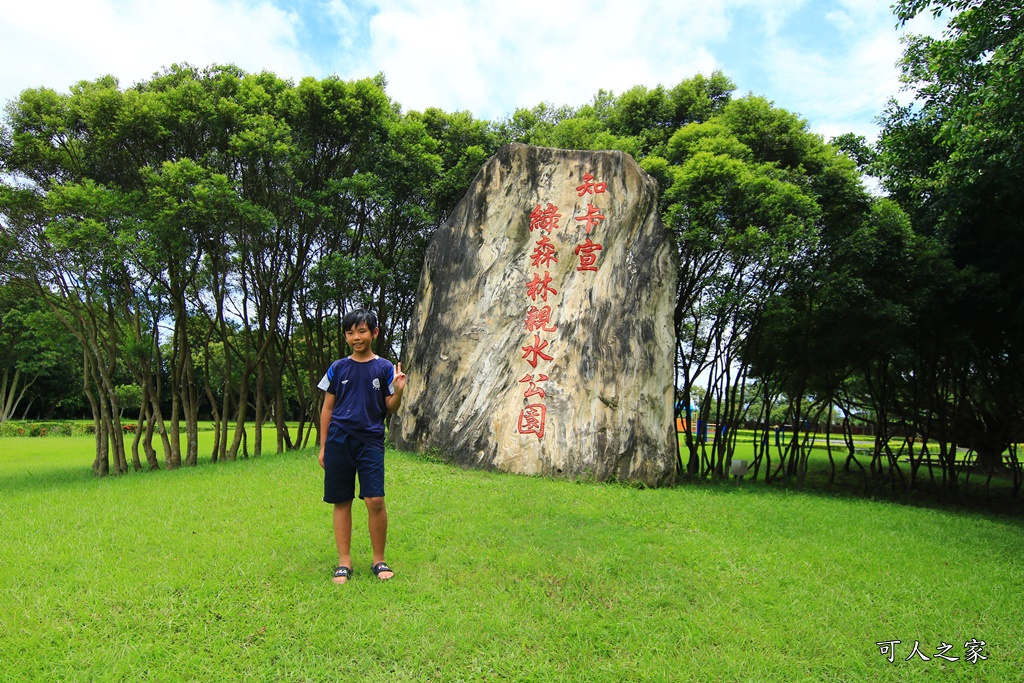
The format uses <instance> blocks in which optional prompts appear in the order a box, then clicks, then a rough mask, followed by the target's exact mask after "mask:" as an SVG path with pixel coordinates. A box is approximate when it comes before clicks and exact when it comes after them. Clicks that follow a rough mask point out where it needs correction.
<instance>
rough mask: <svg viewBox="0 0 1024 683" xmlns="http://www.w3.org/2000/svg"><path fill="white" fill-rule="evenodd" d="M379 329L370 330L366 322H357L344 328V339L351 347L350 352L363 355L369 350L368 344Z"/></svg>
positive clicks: (375, 336)
mask: <svg viewBox="0 0 1024 683" xmlns="http://www.w3.org/2000/svg"><path fill="white" fill-rule="evenodd" d="M379 331H380V330H379V329H373V330H371V329H370V328H369V326H368V325H367V324H366V323H359V324H358V325H353V326H352V327H350V328H348V329H347V330H345V341H346V342H348V345H349V346H351V347H352V353H354V354H355V355H357V356H359V355H363V354H366V353H369V352H370V344H371V343H372V342H373V340H374V339H376V338H377V333H378V332H379Z"/></svg>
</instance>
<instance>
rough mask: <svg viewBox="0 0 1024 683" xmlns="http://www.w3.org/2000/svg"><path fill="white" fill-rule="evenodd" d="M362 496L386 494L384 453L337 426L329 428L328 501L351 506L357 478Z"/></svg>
mask: <svg viewBox="0 0 1024 683" xmlns="http://www.w3.org/2000/svg"><path fill="white" fill-rule="evenodd" d="M357 474H358V475H359V497H360V498H378V497H382V496H383V495H384V451H382V450H379V449H377V448H374V447H373V446H368V445H367V444H365V443H363V442H362V441H360V440H359V439H355V438H353V437H351V436H349V435H348V434H346V433H345V430H344V429H342V428H341V427H338V426H337V425H333V424H332V425H331V426H330V427H329V428H328V429H327V443H326V444H325V446H324V502H325V503H347V502H348V501H350V500H352V499H353V498H355V492H356V475H357Z"/></svg>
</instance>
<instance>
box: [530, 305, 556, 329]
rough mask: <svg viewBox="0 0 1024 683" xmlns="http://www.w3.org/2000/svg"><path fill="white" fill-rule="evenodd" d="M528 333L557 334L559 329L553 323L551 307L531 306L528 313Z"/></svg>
mask: <svg viewBox="0 0 1024 683" xmlns="http://www.w3.org/2000/svg"><path fill="white" fill-rule="evenodd" d="M525 323H526V331H527V332H537V331H539V330H543V331H544V332H555V331H556V330H558V328H557V327H556V326H555V325H553V324H552V323H551V307H550V306H541V307H540V308H537V307H536V306H530V308H529V310H527V311H526V321H525Z"/></svg>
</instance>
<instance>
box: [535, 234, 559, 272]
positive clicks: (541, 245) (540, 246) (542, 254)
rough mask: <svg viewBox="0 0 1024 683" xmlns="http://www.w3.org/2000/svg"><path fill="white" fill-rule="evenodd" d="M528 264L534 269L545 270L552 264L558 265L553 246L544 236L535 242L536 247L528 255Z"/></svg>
mask: <svg viewBox="0 0 1024 683" xmlns="http://www.w3.org/2000/svg"><path fill="white" fill-rule="evenodd" d="M530 262H531V263H532V264H533V267H534V268H547V267H549V266H550V265H551V264H552V263H558V254H556V253H555V245H554V244H553V243H552V242H551V240H550V239H548V236H547V235H544V236H543V237H541V238H540V239H539V240H537V246H536V247H535V248H534V250H533V253H532V254H530Z"/></svg>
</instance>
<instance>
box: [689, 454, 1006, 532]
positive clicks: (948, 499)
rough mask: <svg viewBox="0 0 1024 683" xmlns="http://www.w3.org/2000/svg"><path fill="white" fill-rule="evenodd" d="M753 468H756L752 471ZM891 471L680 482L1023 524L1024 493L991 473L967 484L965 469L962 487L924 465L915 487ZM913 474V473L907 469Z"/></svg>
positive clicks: (820, 470) (823, 471) (818, 471)
mask: <svg viewBox="0 0 1024 683" xmlns="http://www.w3.org/2000/svg"><path fill="white" fill-rule="evenodd" d="M752 473H753V471H751V474H752ZM892 476H893V475H890V473H889V472H888V471H884V472H883V473H881V474H875V475H871V473H870V472H869V473H867V474H866V476H865V475H862V474H861V473H860V472H859V471H857V470H851V471H850V472H845V471H844V470H843V469H842V467H841V466H838V467H837V468H836V476H835V481H833V482H832V483H829V469H828V467H827V465H826V466H824V467H821V466H818V467H813V468H812V469H810V470H809V471H808V472H807V475H806V476H805V477H804V481H803V482H802V483H800V482H798V481H797V478H796V477H784V476H779V477H775V478H773V480H772V481H771V482H769V483H765V481H764V470H763V469H762V470H761V472H760V473H759V479H757V480H752V479H751V478H749V477H748V478H745V479H744V480H743V481H742V482H740V483H739V484H737V483H736V482H735V481H725V480H717V481H714V480H710V479H704V478H696V477H685V476H684V477H682V478H681V479H680V481H679V483H678V484H677V485H678V486H709V487H713V488H716V489H718V490H720V491H721V492H722V493H724V494H728V493H729V492H739V491H740V490H742V491H743V492H744V493H747V494H750V493H758V494H763V495H774V494H780V493H800V494H804V495H808V496H815V497H820V498H830V499H842V500H864V501H873V502H885V503H891V504H895V505H906V506H910V507H918V508H927V509H934V510H941V511H945V512H969V513H973V514H980V515H984V516H992V517H998V518H999V519H1000V521H1007V520H1006V518H1007V517H1008V516H1009V517H1014V518H1015V519H1014V520H1012V521H1013V522H1015V523H1017V524H1024V495H1022V494H1018V495H1017V496H1014V495H1013V490H1012V487H1011V486H1009V485H1006V482H1002V481H1000V482H996V480H995V479H993V482H992V483H991V484H990V485H986V479H987V475H984V474H979V473H972V474H971V477H970V480H969V483H968V484H967V485H966V487H965V476H964V475H961V478H960V480H959V481H958V483H957V488H955V489H947V488H943V487H942V486H941V483H940V482H941V474H940V473H936V480H937V481H936V482H935V483H933V482H932V481H931V479H930V478H929V477H928V473H927V472H926V471H925V470H924V468H922V470H921V471H919V472H918V479H917V482H916V484H915V487H914V488H910V486H909V481H904V482H903V483H902V484H901V482H900V479H899V476H898V475H895V479H896V483H895V485H894V484H893V479H892ZM904 476H905V477H908V473H907V472H904Z"/></svg>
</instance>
